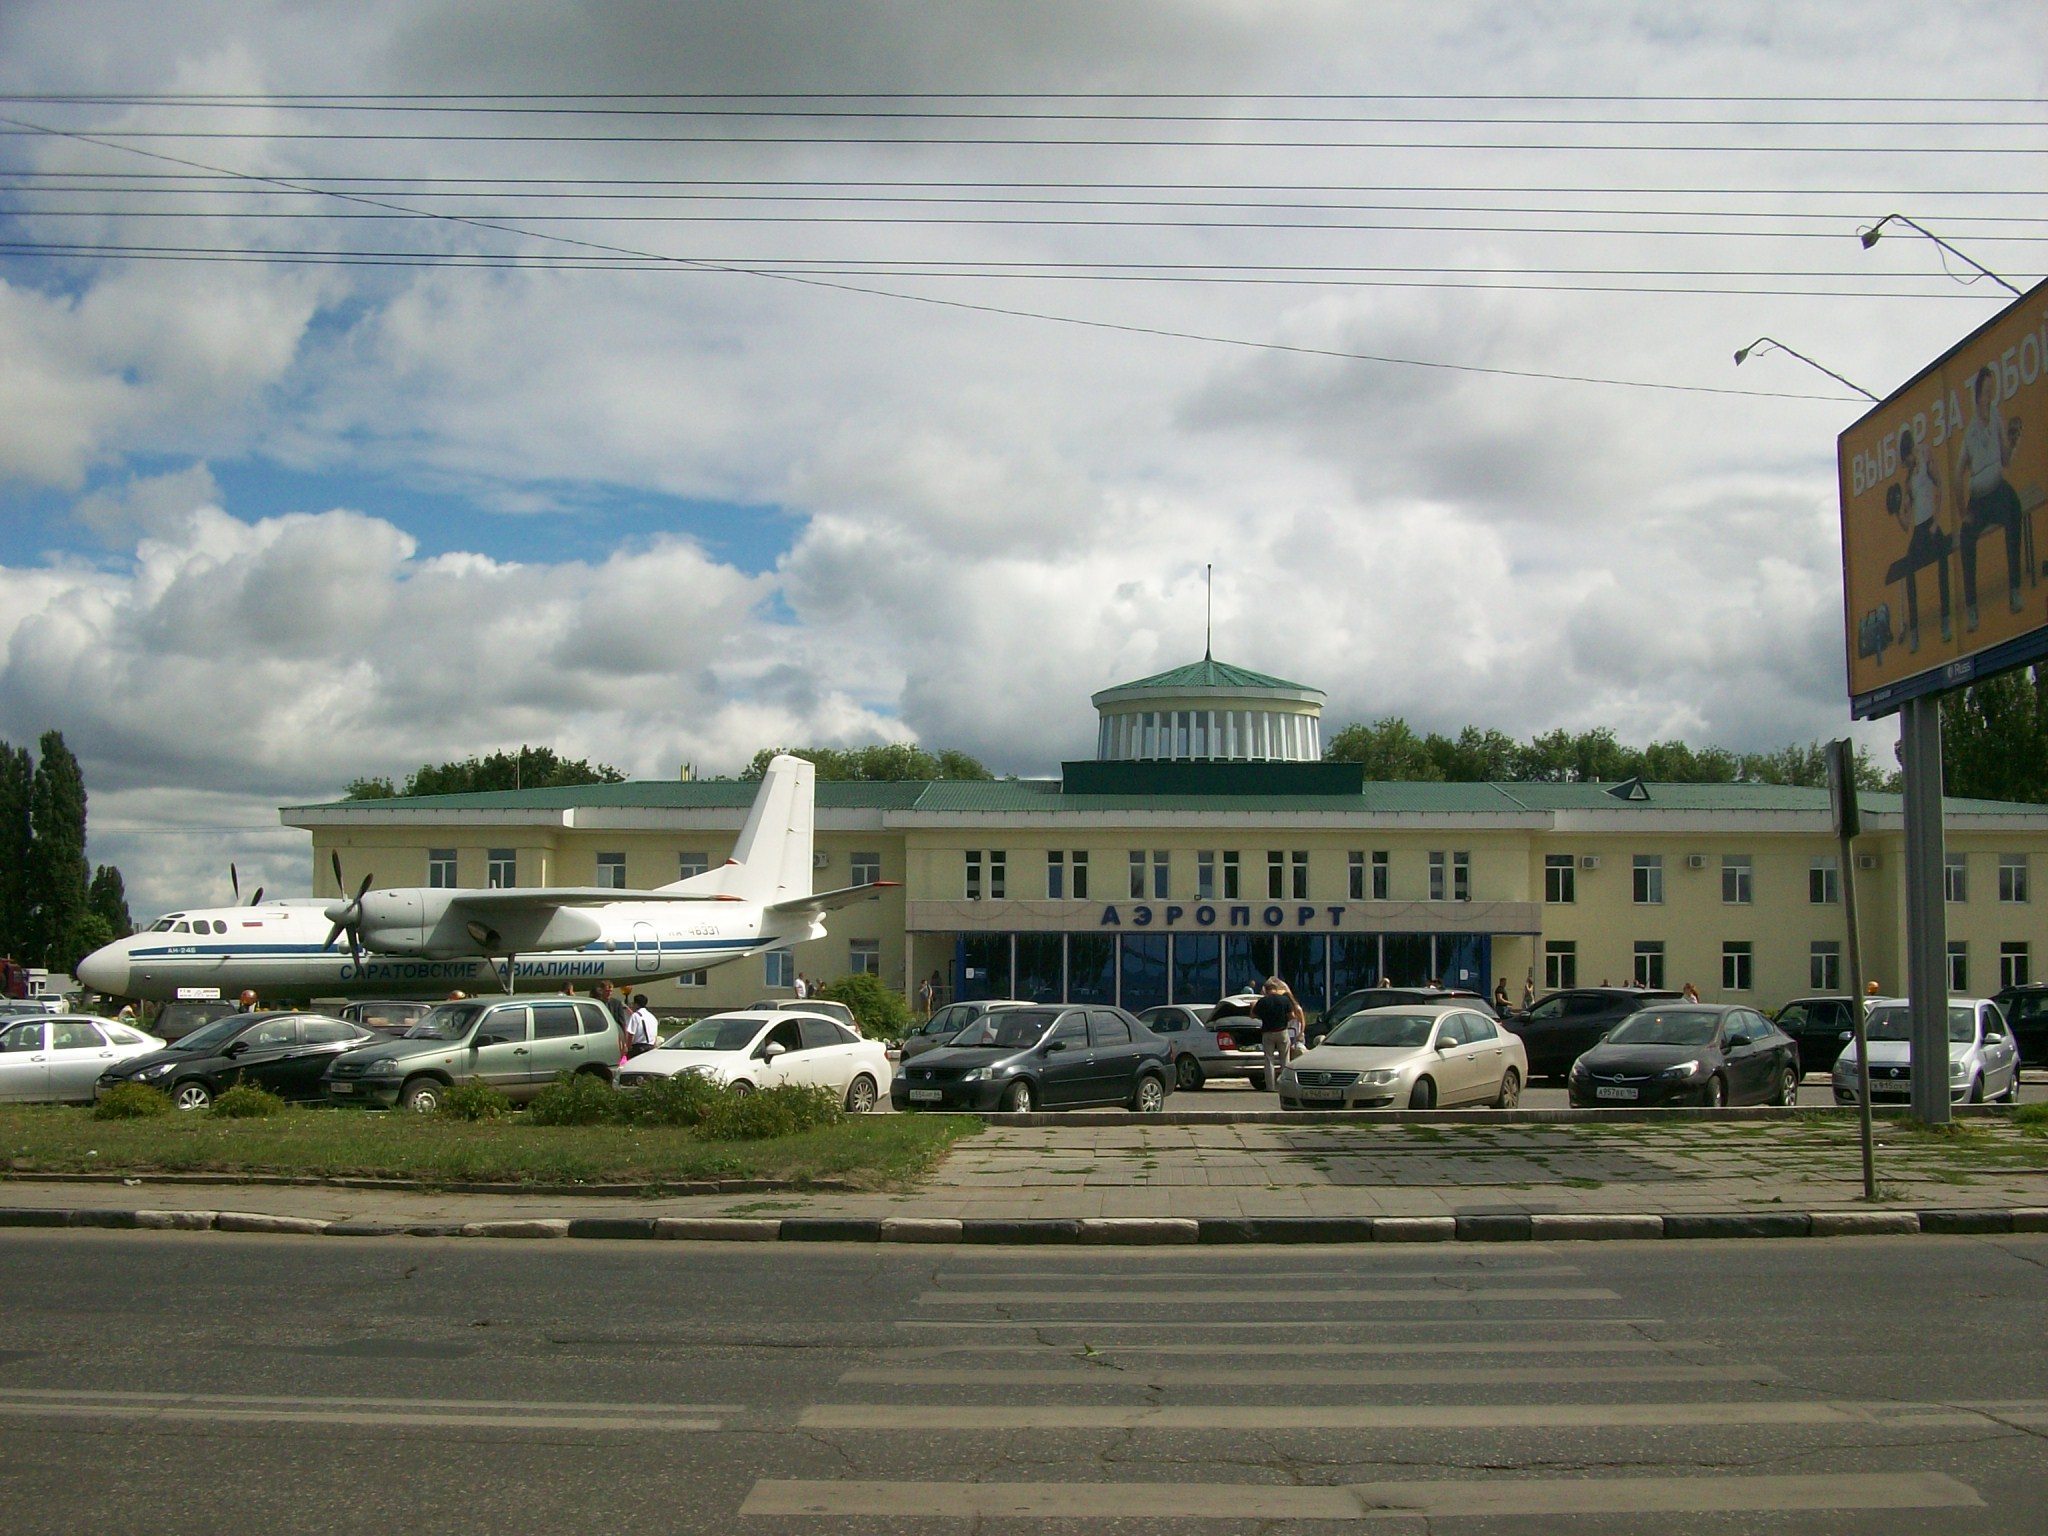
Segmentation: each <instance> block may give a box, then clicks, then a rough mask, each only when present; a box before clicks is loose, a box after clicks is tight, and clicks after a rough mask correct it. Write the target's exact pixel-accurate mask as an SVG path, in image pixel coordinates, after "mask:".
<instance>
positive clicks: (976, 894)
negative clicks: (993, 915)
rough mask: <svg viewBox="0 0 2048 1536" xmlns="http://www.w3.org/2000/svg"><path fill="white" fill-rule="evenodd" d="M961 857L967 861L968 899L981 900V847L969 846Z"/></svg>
mask: <svg viewBox="0 0 2048 1536" xmlns="http://www.w3.org/2000/svg"><path fill="white" fill-rule="evenodd" d="M961 857H962V858H963V859H964V860H965V861H966V865H967V899H968V900H969V901H979V900H981V891H982V883H981V872H982V864H981V850H980V849H979V848H968V849H966V850H964V851H963V852H962V854H961Z"/></svg>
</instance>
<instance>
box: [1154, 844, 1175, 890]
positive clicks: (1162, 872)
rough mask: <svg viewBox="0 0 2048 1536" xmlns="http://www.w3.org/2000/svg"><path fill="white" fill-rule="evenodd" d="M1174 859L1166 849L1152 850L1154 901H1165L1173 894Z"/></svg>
mask: <svg viewBox="0 0 2048 1536" xmlns="http://www.w3.org/2000/svg"><path fill="white" fill-rule="evenodd" d="M1172 869H1173V862H1172V857H1171V855H1169V854H1168V853H1167V851H1166V850H1165V849H1164V848H1154V849H1153V850H1152V899H1153V900H1154V901H1164V900H1166V898H1167V897H1168V896H1170V895H1172V894H1173V879H1172Z"/></svg>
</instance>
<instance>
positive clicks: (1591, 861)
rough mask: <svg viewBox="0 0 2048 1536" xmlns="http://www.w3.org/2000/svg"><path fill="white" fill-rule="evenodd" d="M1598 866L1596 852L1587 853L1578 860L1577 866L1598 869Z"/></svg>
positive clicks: (1598, 861) (1598, 856) (1598, 858)
mask: <svg viewBox="0 0 2048 1536" xmlns="http://www.w3.org/2000/svg"><path fill="white" fill-rule="evenodd" d="M1599 867H1600V855H1599V854H1597V853H1589V854H1587V855H1586V856H1585V857H1584V858H1582V859H1580V860H1579V868H1581V869H1598V868H1599Z"/></svg>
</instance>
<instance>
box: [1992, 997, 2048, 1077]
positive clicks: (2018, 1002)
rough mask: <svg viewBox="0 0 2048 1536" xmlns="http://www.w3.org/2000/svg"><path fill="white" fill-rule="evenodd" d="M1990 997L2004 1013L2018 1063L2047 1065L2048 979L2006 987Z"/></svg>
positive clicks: (2036, 1065)
mask: <svg viewBox="0 0 2048 1536" xmlns="http://www.w3.org/2000/svg"><path fill="white" fill-rule="evenodd" d="M1992 1001H1993V1002H1994V1003H1996V1004H1998V1011H1999V1012H2000V1013H2002V1014H2004V1015H2005V1022H2006V1024H2007V1026H2008V1027H2009V1028H2010V1029H2011V1031H2012V1043H2013V1045H2014V1047H2015V1048H2016V1049H2017V1050H2018V1051H2019V1053H2020V1062H2021V1064H2022V1065H2024V1066H2029V1067H2048V982H2044V981H2037V982H2034V983H2032V984H2031V985H2028V986H2023V987H2007V988H2006V989H2005V990H2004V991H2003V992H2001V993H1999V994H1998V995H1997V996H1996V997H1994V998H1993V999H1992Z"/></svg>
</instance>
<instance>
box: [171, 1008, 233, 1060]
mask: <svg viewBox="0 0 2048 1536" xmlns="http://www.w3.org/2000/svg"><path fill="white" fill-rule="evenodd" d="M248 1022H249V1020H248V1018H247V1016H246V1015H244V1014H239V1013H231V1014H229V1015H228V1016H227V1017H226V1018H224V1019H215V1020H214V1021H213V1022H212V1023H211V1024H208V1025H206V1026H205V1027H204V1028H203V1029H195V1030H193V1031H192V1033H191V1034H189V1035H180V1036H179V1037H178V1038H177V1039H176V1040H173V1041H172V1042H171V1044H170V1049H171V1050H174V1051H212V1050H218V1049H219V1048H220V1047H221V1046H223V1045H226V1044H227V1043H228V1042H229V1041H230V1040H232V1039H234V1038H235V1036H236V1035H238V1034H240V1033H241V1032H242V1027H243V1026H244V1025H246V1024H247V1023H248Z"/></svg>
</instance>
